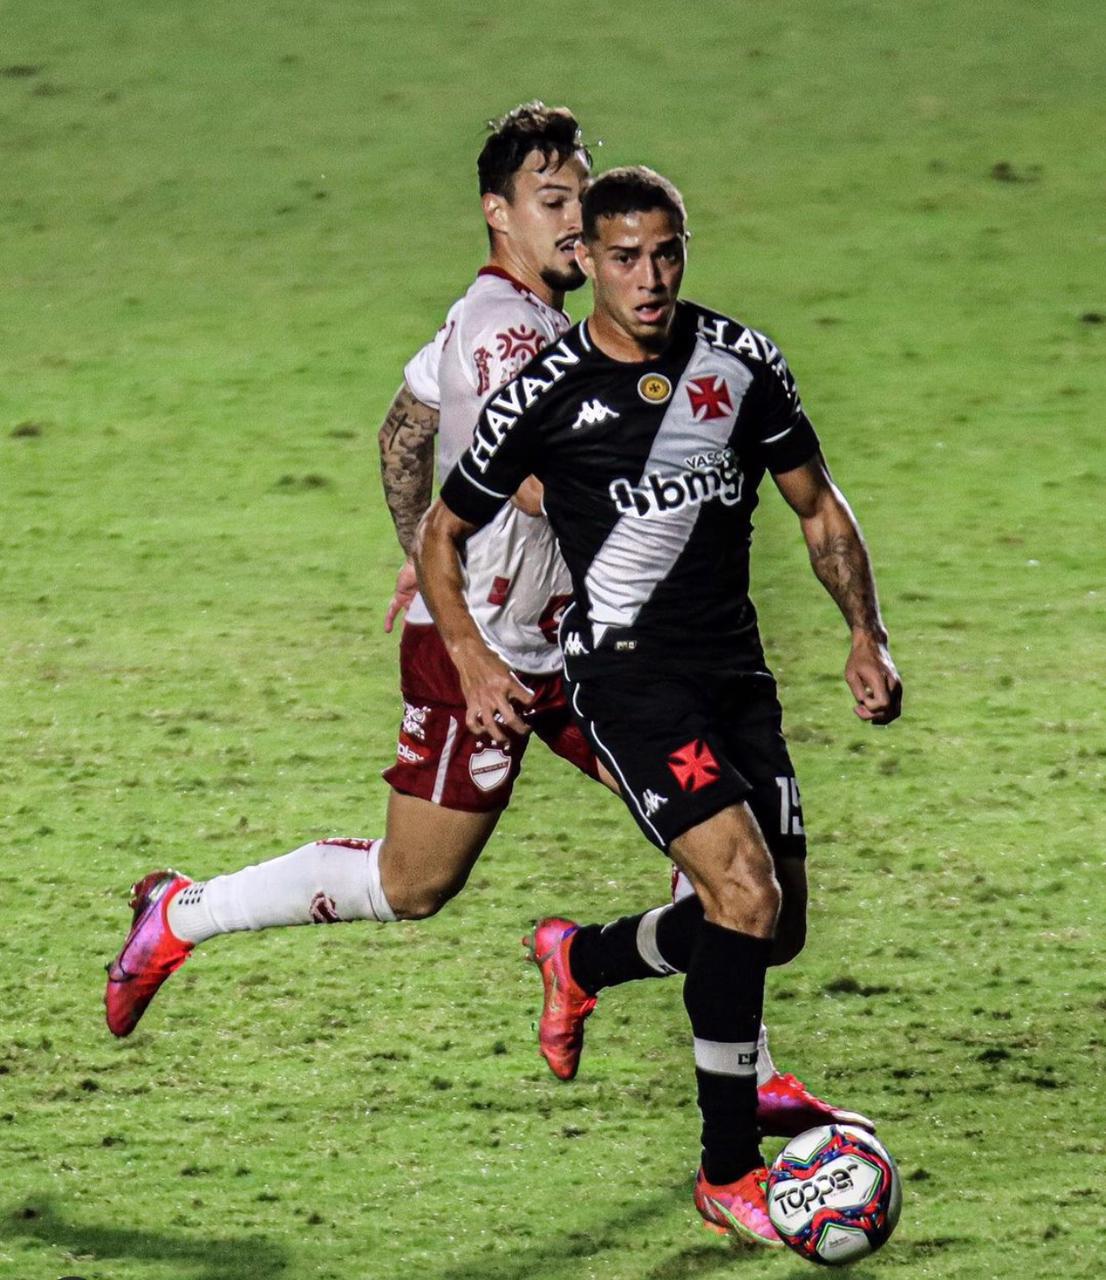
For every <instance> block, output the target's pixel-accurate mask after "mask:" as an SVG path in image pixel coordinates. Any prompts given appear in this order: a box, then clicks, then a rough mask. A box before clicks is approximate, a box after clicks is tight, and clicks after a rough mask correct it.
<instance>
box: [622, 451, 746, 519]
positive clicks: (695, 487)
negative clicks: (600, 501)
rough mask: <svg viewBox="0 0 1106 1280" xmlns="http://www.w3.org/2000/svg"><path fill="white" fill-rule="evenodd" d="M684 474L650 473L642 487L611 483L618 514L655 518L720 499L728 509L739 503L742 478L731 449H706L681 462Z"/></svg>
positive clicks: (643, 480) (644, 479) (626, 482)
mask: <svg viewBox="0 0 1106 1280" xmlns="http://www.w3.org/2000/svg"><path fill="white" fill-rule="evenodd" d="M684 465H685V466H686V467H687V468H688V470H687V471H684V472H681V473H680V474H678V475H665V474H664V472H662V471H650V472H649V474H648V475H647V476H645V477H643V479H642V482H641V484H638V485H632V484H631V483H630V482H629V480H613V481H612V482H611V486H610V489H609V493H610V495H611V498H612V499H613V500H614V504H615V506H616V507H617V508H618V509H619V511H622V512H625V513H626V514H627V515H635V516H656V515H666V514H667V513H668V512H670V511H680V510H682V509H683V508H684V507H688V506H696V505H698V504H699V503H701V502H710V501H711V499H712V498H721V500H722V501H723V502H724V503H725V504H726V506H727V507H732V506H733V505H734V504H735V503H737V502H740V501H741V486H742V483H743V480H744V477H743V475H742V473H741V469H740V468H739V467H738V465H737V461H736V459H735V458H734V454H733V450H732V449H709V450H707V451H706V452H704V453H696V454H692V456H691V457H689V458H685V459H684Z"/></svg>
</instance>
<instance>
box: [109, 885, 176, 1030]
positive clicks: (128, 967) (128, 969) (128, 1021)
mask: <svg viewBox="0 0 1106 1280" xmlns="http://www.w3.org/2000/svg"><path fill="white" fill-rule="evenodd" d="M191 883H192V881H191V880H189V879H188V877H187V876H182V875H181V874H180V873H179V872H177V871H151V872H150V874H149V875H148V876H144V877H143V878H142V879H141V880H139V882H138V883H137V884H135V885H132V886H131V910H132V911H133V912H134V918H133V920H132V922H131V931H130V933H128V934H127V940H126V942H124V943H123V950H122V951H120V952H119V954H118V955H117V956H116V957H115V959H114V960H113V961H112V962H111V964H109V965H108V967H107V969H108V985H107V988H106V990H105V991H104V1005H105V1007H106V1008H107V1021H108V1029H109V1030H110V1031H111V1033H112V1035H116V1036H129V1035H130V1033H131V1032H132V1031H133V1030H134V1029H135V1027H137V1026H138V1022H139V1019H140V1018H141V1017H142V1015H143V1014H144V1013H145V1012H146V1006H147V1005H148V1004H149V1003H150V1001H151V1000H152V999H153V998H154V996H156V995H157V993H158V988H159V987H160V986H161V984H162V983H163V982H164V981H165V979H166V978H168V977H169V975H170V974H171V973H175V972H176V971H177V970H178V969H179V968H180V967H181V965H182V964H184V962H185V961H186V960H187V959H188V957H189V954H190V953H191V951H192V945H193V944H192V943H191V942H184V941H183V940H182V939H180V938H178V937H177V936H176V934H175V933H173V932H172V931H171V930H170V928H169V925H168V923H167V921H166V908H167V907H168V905H169V901H170V899H171V898H173V897H174V896H175V895H176V894H177V893H179V892H180V890H181V889H183V888H184V887H185V886H186V885H190V884H191Z"/></svg>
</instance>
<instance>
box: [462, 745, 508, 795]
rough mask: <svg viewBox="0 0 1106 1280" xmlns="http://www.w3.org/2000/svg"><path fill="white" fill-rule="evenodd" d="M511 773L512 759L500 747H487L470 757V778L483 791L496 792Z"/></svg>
mask: <svg viewBox="0 0 1106 1280" xmlns="http://www.w3.org/2000/svg"><path fill="white" fill-rule="evenodd" d="M510 772H511V757H510V756H509V755H508V754H507V753H506V752H505V751H502V750H500V748H499V747H485V748H484V749H483V751H474V752H473V753H472V755H471V756H469V777H470V778H472V780H473V782H475V783H476V785H477V786H478V787H479V788H480V790H481V791H494V790H495V789H496V787H498V786H500V785H501V784H502V783H504V782H506V781H507V775H508V774H509V773H510Z"/></svg>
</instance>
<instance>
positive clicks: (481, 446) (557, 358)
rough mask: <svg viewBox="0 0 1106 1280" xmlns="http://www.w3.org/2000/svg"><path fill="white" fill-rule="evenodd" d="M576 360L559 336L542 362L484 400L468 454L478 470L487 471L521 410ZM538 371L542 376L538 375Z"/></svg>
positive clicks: (555, 381) (574, 354)
mask: <svg viewBox="0 0 1106 1280" xmlns="http://www.w3.org/2000/svg"><path fill="white" fill-rule="evenodd" d="M579 363H580V357H579V356H578V355H577V354H576V352H575V351H573V350H572V348H571V347H570V346H568V344H567V343H566V342H565V341H564V339H563V338H562V339H561V341H560V342H558V343H556V344H555V345H554V346H550V347H546V348H545V351H544V354H543V357H542V361H541V363H540V364H539V365H537V366H536V367H535V369H534V370H532V371H531V372H530V373H528V374H523V375H522V377H519V378H516V379H515V380H514V381H513V382H508V383H507V385H506V386H505V387H503V389H502V390H501V391H499V392H498V393H497V394H496V395H494V396H492V398H491V399H490V400H489V401H488V403H487V404H486V405H485V406H484V411H483V413H481V415H480V419H479V421H478V422H477V424H476V431H475V433H474V435H473V441H472V448H471V450H470V453H469V456H470V457H471V458H472V461H473V462H474V463H475V465H476V467H477V469H478V470H479V471H481V472H484V471H487V469H488V466H489V464H490V463H491V460H492V459H493V458H494V457H495V455H496V452H497V450H498V449H499V446H500V445H501V444H502V443H503V441H504V440H506V438H507V433H508V432H509V431H510V430H511V428H512V427H513V426H514V425H515V423H516V422H517V421H518V419H519V415H520V414H521V413H522V412H523V410H524V409H529V408H530V407H531V406H532V405H534V404H536V403H537V401H538V399H539V398H540V397H541V396H543V395H544V394H545V393H546V392H547V391H548V390H549V389H550V388H551V387H553V386H555V385H556V384H557V383H558V382H560V380H561V379H562V378H563V377H564V376H565V370H566V369H571V368H572V366H573V365H577V364H579ZM538 370H541V371H542V372H543V373H544V374H545V375H546V376H545V377H542V376H540V375H539V373H538Z"/></svg>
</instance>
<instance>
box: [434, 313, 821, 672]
mask: <svg viewBox="0 0 1106 1280" xmlns="http://www.w3.org/2000/svg"><path fill="white" fill-rule="evenodd" d="M817 450H818V438H817V436H816V435H815V432H814V428H813V427H812V426H811V425H810V422H809V420H808V419H807V416H806V414H805V413H804V412H803V408H802V405H801V403H800V400H799V395H798V391H797V389H796V386H795V381H794V379H793V377H792V376H791V373H790V371H789V369H788V367H787V362H786V361H785V360H784V358H783V356H782V354H781V353H780V351H779V349H778V348H777V347H776V346H774V345H773V343H772V342H771V341H770V340H769V339H768V338H766V337H765V336H764V335H763V334H761V333H758V332H757V331H756V330H754V329H750V328H748V327H747V326H745V325H743V324H741V323H739V322H738V321H736V320H731V319H729V318H728V317H726V316H723V315H719V314H718V313H716V312H712V311H708V310H706V309H705V308H703V307H700V306H697V305H696V304H694V303H687V302H681V303H679V304H677V312H676V317H675V319H674V322H673V331H672V339H671V341H670V342H669V345H668V347H667V348H666V349H665V351H664V352H663V353H662V354H661V355H659V356H657V357H656V358H655V359H652V360H648V361H645V362H642V363H626V362H622V361H618V360H614V359H612V358H611V357H609V356H607V355H605V354H604V353H603V352H602V351H600V350H599V349H598V348H597V347H596V346H595V345H594V344H593V343H592V341H591V339H590V337H589V335H588V327H587V322H586V321H584V322H583V323H581V324H579V325H576V326H575V327H574V328H572V329H570V330H569V331H568V333H566V334H565V335H564V336H563V337H562V338H561V339H560V340H559V341H557V342H555V343H553V344H552V345H551V346H549V347H547V348H546V349H545V350H544V351H543V352H541V353H540V354H539V355H537V356H535V357H534V359H533V360H531V361H530V362H529V363H528V364H527V365H526V366H525V367H524V368H523V369H522V370H521V372H520V373H519V375H518V376H517V377H516V378H514V379H513V380H512V381H511V382H509V383H507V384H506V385H505V386H504V387H503V388H502V389H501V390H500V391H499V392H498V393H497V394H496V395H493V396H491V397H490V398H489V400H488V401H487V403H486V404H485V406H484V408H483V410H482V411H481V414H480V419H479V421H478V422H477V425H476V431H475V436H474V439H473V443H472V445H471V447H470V448H469V449H468V450H467V451H466V452H465V453H464V454H462V455H461V458H460V460H459V461H458V463H457V465H456V467H454V469H453V471H452V472H451V473H450V474H449V476H448V478H447V479H446V482H445V484H444V485H443V487H442V498H443V500H444V502H445V504H446V505H447V506H448V507H449V508H450V510H451V511H453V512H455V513H456V514H457V515H458V516H460V517H461V518H462V519H463V520H466V521H469V522H471V523H472V524H475V525H478V526H482V525H484V524H486V523H487V522H488V521H489V520H490V519H491V518H492V517H493V516H494V515H495V513H496V512H497V511H498V510H499V508H500V507H501V506H502V505H503V503H504V502H506V501H507V500H508V498H509V496H510V495H511V494H512V493H514V491H515V490H516V489H517V488H518V486H519V485H520V484H521V483H522V481H523V480H524V479H525V478H526V477H527V476H528V475H535V476H537V477H538V479H539V480H541V482H542V483H543V485H544V486H545V509H546V513H547V514H548V516H549V519H550V522H551V523H552V525H553V529H554V532H555V533H556V535H557V539H558V541H559V542H560V546H561V552H562V554H563V555H564V558H565V561H566V562H567V564H568V568H569V572H570V573H571V576H572V583H573V597H574V601H573V605H572V606H571V607H570V609H569V610H568V611H567V612H566V615H565V621H564V625H563V626H562V630H561V646H562V649H563V651H564V656H565V662H566V666H567V668H568V670H569V673H570V675H572V676H573V678H582V677H584V676H588V675H594V674H598V673H600V672H601V671H603V670H604V669H610V668H611V667H613V666H622V665H624V664H625V661H626V659H627V658H628V657H629V655H635V656H636V657H638V658H646V659H648V661H649V662H650V663H657V664H660V665H663V666H665V667H673V666H675V667H683V666H688V665H697V664H700V663H707V664H710V665H711V666H713V667H719V666H720V667H723V668H731V669H736V670H748V669H759V668H762V667H763V662H764V658H763V653H762V651H761V647H760V640H759V636H758V634H757V627H756V614H755V612H754V610H753V607H752V604H751V602H750V601H749V595H748V591H749V542H750V538H751V535H752V527H753V526H752V519H751V517H752V513H753V510H754V508H755V507H756V505H757V487H758V485H759V484H760V481H761V479H762V478H763V476H764V473H765V471H766V470H768V471H771V472H773V473H774V474H778V473H781V472H784V471H790V470H792V469H793V468H795V467H798V466H800V465H802V463H804V462H806V461H808V460H809V459H810V458H812V457H813V456H814V455H815V454H816V452H817Z"/></svg>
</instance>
